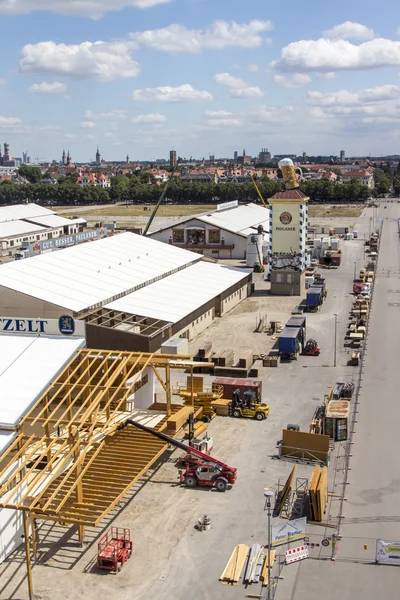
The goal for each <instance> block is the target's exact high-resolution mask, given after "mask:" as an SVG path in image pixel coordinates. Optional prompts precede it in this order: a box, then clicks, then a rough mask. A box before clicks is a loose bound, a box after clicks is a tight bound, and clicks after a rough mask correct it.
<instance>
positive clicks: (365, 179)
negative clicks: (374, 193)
mask: <svg viewBox="0 0 400 600" xmlns="http://www.w3.org/2000/svg"><path fill="white" fill-rule="evenodd" d="M352 179H356V180H357V181H358V182H359V183H361V184H362V185H366V186H367V187H368V188H369V189H370V190H373V189H374V187H375V181H374V176H373V174H372V173H370V172H369V171H364V170H363V171H349V172H348V173H343V174H342V183H350V181H351V180H352Z"/></svg>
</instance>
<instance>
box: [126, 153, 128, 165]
mask: <svg viewBox="0 0 400 600" xmlns="http://www.w3.org/2000/svg"><path fill="white" fill-rule="evenodd" d="M126 162H127V163H129V154H127V155H126Z"/></svg>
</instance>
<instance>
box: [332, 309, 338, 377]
mask: <svg viewBox="0 0 400 600" xmlns="http://www.w3.org/2000/svg"><path fill="white" fill-rule="evenodd" d="M334 314H335V356H334V360H333V366H334V367H336V351H337V317H338V316H337V313H334Z"/></svg>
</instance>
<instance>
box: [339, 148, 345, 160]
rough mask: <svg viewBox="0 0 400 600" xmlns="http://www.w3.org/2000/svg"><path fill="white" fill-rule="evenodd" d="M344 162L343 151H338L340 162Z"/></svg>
mask: <svg viewBox="0 0 400 600" xmlns="http://www.w3.org/2000/svg"><path fill="white" fill-rule="evenodd" d="M345 160H346V153H345V151H344V150H341V151H340V162H344V161H345Z"/></svg>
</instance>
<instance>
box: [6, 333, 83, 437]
mask: <svg viewBox="0 0 400 600" xmlns="http://www.w3.org/2000/svg"><path fill="white" fill-rule="evenodd" d="M84 345H85V339H84V338H65V337H63V338H58V337H41V336H38V337H35V336H27V335H8V334H2V335H0V427H3V428H11V427H15V426H16V425H17V423H18V422H19V421H20V419H21V418H22V417H23V415H24V414H25V413H26V411H27V410H28V409H29V408H30V407H31V406H32V404H33V403H34V402H35V401H36V400H37V399H38V398H39V397H40V396H41V395H42V394H43V392H44V391H45V390H46V389H47V387H48V386H49V383H50V382H51V381H53V379H55V377H56V376H57V375H58V374H59V373H60V372H61V371H62V369H63V368H64V366H65V365H66V364H68V362H69V361H70V360H71V358H72V357H73V356H74V354H75V353H76V352H77V351H78V350H79V348H82V347H83V346H84Z"/></svg>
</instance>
